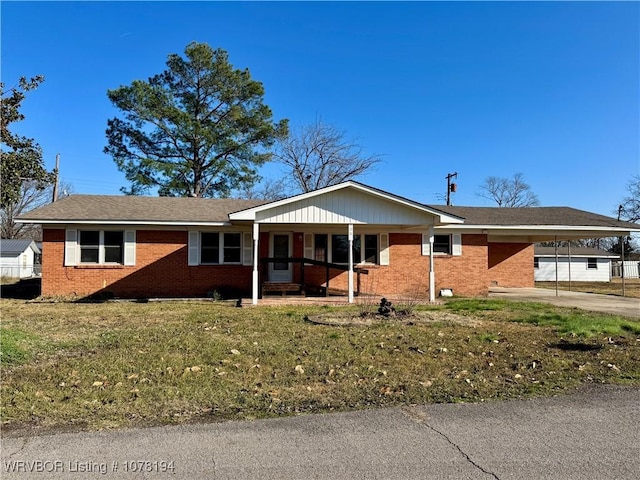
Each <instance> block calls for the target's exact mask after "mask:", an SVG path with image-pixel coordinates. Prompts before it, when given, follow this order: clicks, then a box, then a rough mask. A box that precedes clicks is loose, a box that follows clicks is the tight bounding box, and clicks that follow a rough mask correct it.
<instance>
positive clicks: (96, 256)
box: [78, 230, 124, 264]
mask: <svg viewBox="0 0 640 480" xmlns="http://www.w3.org/2000/svg"><path fill="white" fill-rule="evenodd" d="M79 233H80V236H79V242H78V243H79V247H80V263H96V264H103V263H117V264H123V263H124V232H123V231H121V230H120V231H112V230H107V231H100V230H81V231H80V232H79Z"/></svg>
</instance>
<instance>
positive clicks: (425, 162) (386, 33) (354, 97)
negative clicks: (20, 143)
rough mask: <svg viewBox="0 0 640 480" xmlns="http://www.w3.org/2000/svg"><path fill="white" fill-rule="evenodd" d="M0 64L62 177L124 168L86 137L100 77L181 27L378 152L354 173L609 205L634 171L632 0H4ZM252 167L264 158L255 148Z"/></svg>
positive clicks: (99, 140) (108, 176)
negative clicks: (488, 186)
mask: <svg viewBox="0 0 640 480" xmlns="http://www.w3.org/2000/svg"><path fill="white" fill-rule="evenodd" d="M1 21H2V25H1V26H2V34H1V40H2V44H1V55H2V56H1V67H2V72H1V77H2V81H3V82H5V84H7V85H13V84H14V83H15V82H16V80H17V78H18V77H19V76H21V75H26V76H33V75H36V74H42V75H44V76H45V77H46V80H45V82H44V83H43V84H42V85H41V86H40V88H39V89H38V90H36V91H34V92H32V93H31V94H30V95H29V97H28V98H27V99H26V100H25V102H24V103H23V109H22V111H23V113H24V114H25V115H26V120H25V121H23V122H21V124H19V127H16V129H15V130H16V131H18V132H19V133H22V134H24V135H28V136H30V137H33V138H35V139H36V140H37V141H38V142H39V143H40V145H41V146H42V148H43V151H44V155H45V160H46V165H47V167H48V168H53V166H54V164H55V155H56V153H60V155H61V177H62V180H64V181H67V182H69V183H71V184H72V185H73V191H74V192H76V193H94V194H119V188H120V187H121V186H125V185H126V181H125V179H124V175H123V174H122V173H120V172H119V171H118V170H117V168H116V166H115V164H114V162H113V160H112V159H111V158H110V157H109V156H107V155H105V154H104V153H102V151H103V148H104V146H105V145H106V137H105V129H106V123H107V119H109V118H111V117H113V116H116V115H117V114H118V112H117V110H116V109H114V108H113V107H112V106H111V104H110V102H109V100H108V98H107V96H106V92H107V90H108V89H113V88H117V87H118V86H120V85H129V84H130V83H131V82H132V81H133V80H135V79H147V78H148V77H150V76H152V75H155V74H157V73H160V72H161V71H162V70H164V68H165V61H166V58H167V55H168V54H170V53H183V52H184V48H185V46H186V45H187V44H188V43H189V42H191V41H198V42H206V43H209V44H210V45H211V46H212V47H215V48H217V47H220V48H223V49H225V50H227V51H228V52H229V56H230V61H231V63H232V64H233V65H234V67H236V68H249V69H250V71H251V74H252V76H253V78H254V79H256V80H259V81H261V82H262V83H263V84H264V87H265V91H266V95H265V102H266V103H267V104H268V105H269V106H270V107H271V108H272V110H273V113H274V118H275V119H276V120H277V119H281V118H288V119H289V120H290V122H291V125H293V126H296V125H304V124H308V123H311V122H313V121H314V120H315V119H316V118H317V117H321V118H322V119H323V121H325V122H327V123H331V124H333V125H335V126H336V127H337V128H339V129H342V130H344V131H346V134H347V137H349V138H355V139H357V141H358V142H359V143H360V144H361V145H363V146H364V147H365V150H366V151H367V152H368V153H375V154H382V155H383V159H384V161H383V163H382V164H380V165H379V166H378V167H377V169H376V170H375V171H373V172H372V173H370V174H368V175H367V176H365V177H361V178H360V180H361V181H363V182H364V183H367V184H369V185H372V186H374V187H378V188H381V189H383V190H387V191H390V192H392V193H396V194H399V195H403V196H406V197H409V198H412V199H414V200H417V201H420V202H425V203H431V204H435V203H443V201H442V196H443V195H444V193H445V191H446V179H445V176H446V175H447V173H450V172H458V181H457V183H458V192H457V193H456V194H455V195H454V197H453V203H454V204H456V205H491V203H490V202H489V201H488V200H485V199H483V198H481V197H479V196H478V195H477V192H478V191H479V188H478V186H479V185H480V184H481V183H482V181H483V180H484V179H485V178H486V177H487V176H490V175H494V176H507V177H510V176H512V175H513V174H515V173H518V172H522V173H523V174H524V177H525V180H526V181H527V182H528V183H529V184H530V185H531V187H532V189H533V191H534V192H535V193H536V194H537V195H538V197H539V199H540V202H541V204H542V205H545V206H551V205H568V206H572V207H575V208H581V209H584V210H590V211H593V212H598V213H602V214H606V215H613V212H614V211H615V209H616V207H617V205H618V203H619V202H620V200H621V199H622V197H623V196H624V195H625V191H624V190H625V186H626V184H627V183H628V181H629V180H630V178H631V177H632V176H634V175H638V174H639V173H640V73H639V71H640V63H639V59H640V3H638V2H619V3H613V2H602V3H600V2H585V3H582V2H580V3H578V2H534V3H528V2H527V3H523V2H495V3H494V2H471V3H466V2H406V3H405V2H388V3H387V2H354V3H328V2H327V3H325V2H318V3H307V2H283V3H272V2H255V3H253V2H251V3H249V2H246V3H245V2H233V3H231V2H222V3H219V2H193V3H191V2H7V1H3V2H2V5H1ZM262 174H263V176H265V177H270V176H276V175H278V168H276V167H275V166H273V165H271V166H268V167H266V168H264V169H263V170H262Z"/></svg>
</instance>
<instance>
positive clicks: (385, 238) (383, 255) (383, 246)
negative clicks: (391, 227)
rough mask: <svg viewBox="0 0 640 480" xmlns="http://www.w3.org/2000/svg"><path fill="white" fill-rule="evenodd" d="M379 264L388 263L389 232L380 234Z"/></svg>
mask: <svg viewBox="0 0 640 480" xmlns="http://www.w3.org/2000/svg"><path fill="white" fill-rule="evenodd" d="M380 265H389V234H388V233H381V234H380Z"/></svg>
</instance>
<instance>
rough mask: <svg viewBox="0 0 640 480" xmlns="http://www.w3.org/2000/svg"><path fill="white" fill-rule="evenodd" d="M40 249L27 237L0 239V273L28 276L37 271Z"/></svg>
mask: <svg viewBox="0 0 640 480" xmlns="http://www.w3.org/2000/svg"><path fill="white" fill-rule="evenodd" d="M40 253H41V252H40V249H39V248H38V246H37V245H36V242H34V241H33V240H29V239H11V240H7V239H2V240H0V275H1V276H3V277H10V278H30V277H33V276H36V275H37V274H38V272H39V261H38V260H39V256H40Z"/></svg>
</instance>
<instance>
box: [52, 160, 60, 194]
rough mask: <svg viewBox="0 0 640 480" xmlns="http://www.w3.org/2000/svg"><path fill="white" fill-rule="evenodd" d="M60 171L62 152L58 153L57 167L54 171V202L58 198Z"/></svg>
mask: <svg viewBox="0 0 640 480" xmlns="http://www.w3.org/2000/svg"><path fill="white" fill-rule="evenodd" d="M59 171H60V154H59V153H58V154H56V169H55V170H54V171H53V175H54V179H53V198H52V199H51V201H52V202H55V201H56V200H58V176H59V173H58V172H59Z"/></svg>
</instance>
